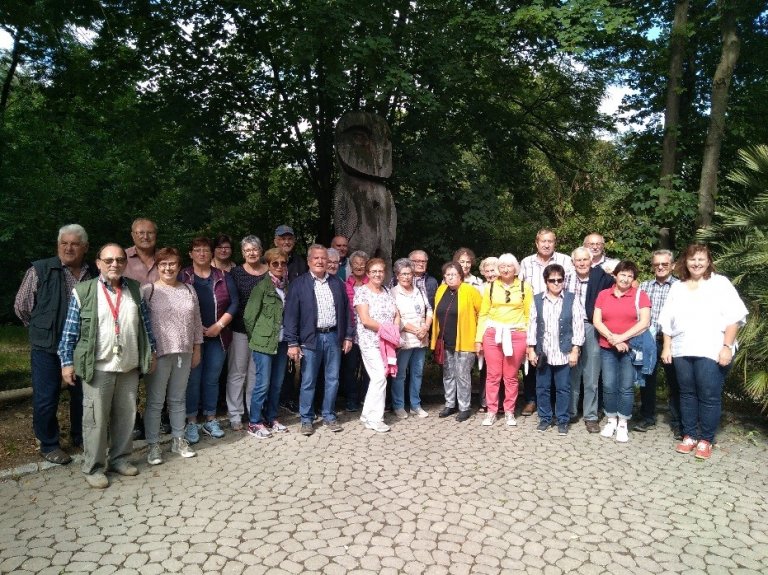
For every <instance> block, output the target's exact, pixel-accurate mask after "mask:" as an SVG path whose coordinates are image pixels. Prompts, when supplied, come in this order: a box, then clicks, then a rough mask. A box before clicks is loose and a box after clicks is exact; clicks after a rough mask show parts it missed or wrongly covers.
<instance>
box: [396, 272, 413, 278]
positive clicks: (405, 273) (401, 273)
mask: <svg viewBox="0 0 768 575" xmlns="http://www.w3.org/2000/svg"><path fill="white" fill-rule="evenodd" d="M397 275H398V277H401V278H409V277H411V276H412V275H413V274H412V273H411V272H400V273H399V274H397Z"/></svg>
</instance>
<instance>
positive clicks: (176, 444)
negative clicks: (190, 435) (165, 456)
mask: <svg viewBox="0 0 768 575" xmlns="http://www.w3.org/2000/svg"><path fill="white" fill-rule="evenodd" d="M171 453H178V454H179V455H181V456H182V457H194V456H195V455H197V452H196V451H195V450H194V449H192V448H191V447H190V446H189V442H188V441H187V440H186V438H184V437H174V438H173V439H172V440H171Z"/></svg>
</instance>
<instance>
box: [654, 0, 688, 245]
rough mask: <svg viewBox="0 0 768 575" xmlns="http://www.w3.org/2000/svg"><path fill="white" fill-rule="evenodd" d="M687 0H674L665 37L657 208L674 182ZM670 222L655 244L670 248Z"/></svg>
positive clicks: (662, 229) (686, 25)
mask: <svg viewBox="0 0 768 575" xmlns="http://www.w3.org/2000/svg"><path fill="white" fill-rule="evenodd" d="M688 8H689V0H677V2H676V4H675V18H674V21H673V22H672V32H671V34H670V37H669V71H668V73H667V99H666V106H665V109H664V143H663V145H662V151H661V174H660V175H659V183H660V185H661V195H660V196H659V207H660V208H661V207H664V205H665V204H666V203H667V200H668V197H669V192H670V191H671V190H672V186H673V185H674V176H675V169H676V167H677V136H678V134H679V133H680V94H681V80H682V77H683V61H684V59H685V52H686V47H687V38H688V30H687V28H688ZM669 224H670V222H666V221H665V222H662V227H660V228H659V237H658V242H659V247H661V248H666V249H670V248H671V247H672V238H671V230H670V228H669Z"/></svg>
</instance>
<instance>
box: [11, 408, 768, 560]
mask: <svg viewBox="0 0 768 575" xmlns="http://www.w3.org/2000/svg"><path fill="white" fill-rule="evenodd" d="M428 407H430V408H431V409H430V412H431V416H430V417H429V418H428V419H424V420H421V419H416V418H409V419H408V420H405V421H401V422H393V425H392V432H391V433H388V434H381V435H379V434H375V433H374V432H372V431H369V430H365V429H363V428H362V425H361V424H360V423H359V421H357V420H356V419H355V418H352V417H346V418H343V420H344V421H345V423H344V426H345V427H344V430H343V431H342V432H341V433H338V434H332V433H330V432H328V431H327V430H325V429H318V431H317V432H316V433H315V435H314V436H312V437H309V438H306V437H303V436H301V435H299V433H298V432H297V431H298V427H297V419H296V418H295V417H294V418H292V419H286V420H284V421H285V422H286V423H290V424H291V432H290V433H288V434H287V435H284V436H281V437H273V438H272V439H269V440H262V441H259V440H256V439H254V438H251V437H249V436H248V435H246V434H234V433H231V432H229V431H228V434H227V437H226V438H225V439H223V440H220V441H217V442H215V441H213V440H210V439H204V440H203V441H202V442H201V443H200V444H199V445H198V447H199V449H198V451H199V455H198V457H196V458H194V459H189V460H181V459H179V458H178V457H176V456H174V455H171V454H168V453H167V451H166V463H165V464H163V465H160V466H157V467H152V468H150V467H149V466H148V465H147V464H146V449H143V450H140V451H137V452H136V453H135V457H134V459H135V461H137V462H140V463H141V464H140V466H139V467H140V470H141V474H140V475H139V476H138V477H133V478H124V477H118V476H110V478H111V480H112V485H111V486H110V487H109V488H108V489H106V490H103V491H99V490H94V489H91V488H89V487H88V486H87V485H86V483H85V481H84V480H83V478H82V475H81V473H80V470H79V469H78V468H77V467H76V466H73V465H70V466H68V467H57V468H54V469H46V470H43V471H39V472H36V473H33V474H30V475H26V476H24V477H21V478H19V479H15V480H14V479H6V480H5V481H3V482H2V483H0V573H56V574H59V573H75V572H83V571H85V572H89V573H94V574H98V573H140V574H141V575H150V574H153V573H185V574H187V573H189V574H193V573H232V574H240V573H329V574H335V573H371V574H390V573H391V574H395V573H414V574H415V573H435V574H439V573H455V574H465V573H544V574H548V575H555V574H558V573H579V574H606V575H608V574H610V575H616V574H621V573H638V574H642V573H682V574H693V573H706V574H717V573H733V574H741V573H745V574H746V573H754V574H765V573H768V487H767V486H768V457H766V456H767V455H768V448H767V447H766V443H765V439H764V438H762V437H760V438H758V439H755V438H754V437H751V436H749V435H745V434H744V433H743V432H740V431H738V429H734V430H730V429H727V430H726V431H725V432H724V433H722V434H721V435H720V438H719V439H720V447H719V448H718V449H716V450H715V452H714V455H713V456H712V459H711V460H710V461H708V462H699V461H696V460H695V459H694V458H693V456H683V455H679V454H676V453H674V451H673V449H672V447H673V441H672V438H671V436H670V435H669V434H668V432H667V431H666V429H665V428H664V427H662V426H660V427H659V428H658V429H657V430H655V431H652V432H650V433H646V434H639V433H635V434H631V438H630V443H629V444H627V445H617V444H616V443H614V442H613V441H611V440H606V439H603V438H601V437H599V436H596V435H588V434H587V433H586V431H585V430H584V426H583V425H582V424H581V423H579V424H577V425H575V426H574V427H573V429H572V431H571V433H570V434H569V435H568V436H567V437H559V436H558V435H557V434H556V433H555V431H554V430H550V431H549V432H547V433H543V434H542V433H538V432H536V430H535V425H536V423H537V421H536V417H535V416H534V417H532V418H529V419H527V420H524V421H523V420H522V418H521V421H520V424H519V425H518V427H516V428H507V427H506V426H504V425H503V422H501V421H499V422H497V423H496V425H495V426H494V427H491V428H484V427H481V426H480V416H475V417H474V418H473V419H471V420H470V421H469V422H467V423H465V424H459V423H457V422H456V421H455V420H453V419H452V418H451V419H447V420H443V419H438V418H437V417H436V413H437V409H438V406H434V405H433V406H428ZM167 448H168V446H167V445H166V446H165V449H166V450H167Z"/></svg>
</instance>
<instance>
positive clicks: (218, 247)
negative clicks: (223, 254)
mask: <svg viewBox="0 0 768 575" xmlns="http://www.w3.org/2000/svg"><path fill="white" fill-rule="evenodd" d="M216 249H217V250H231V249H232V246H216Z"/></svg>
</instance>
